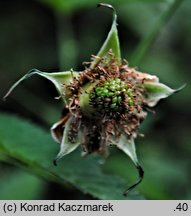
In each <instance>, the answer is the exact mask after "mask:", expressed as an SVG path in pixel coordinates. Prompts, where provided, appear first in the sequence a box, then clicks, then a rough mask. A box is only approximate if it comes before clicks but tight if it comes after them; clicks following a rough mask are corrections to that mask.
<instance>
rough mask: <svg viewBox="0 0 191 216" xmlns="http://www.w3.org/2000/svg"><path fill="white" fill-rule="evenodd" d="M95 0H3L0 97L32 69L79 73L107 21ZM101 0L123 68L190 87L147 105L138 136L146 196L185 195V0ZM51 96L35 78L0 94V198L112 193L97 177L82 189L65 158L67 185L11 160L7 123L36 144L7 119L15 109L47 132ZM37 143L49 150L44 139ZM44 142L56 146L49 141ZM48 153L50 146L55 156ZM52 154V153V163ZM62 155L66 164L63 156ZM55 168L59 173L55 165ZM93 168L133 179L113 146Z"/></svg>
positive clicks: (189, 43) (188, 195)
mask: <svg viewBox="0 0 191 216" xmlns="http://www.w3.org/2000/svg"><path fill="white" fill-rule="evenodd" d="M98 2H99V1H97V0H92V1H87V0H81V1H77V0H55V1H54V0H36V1H35V0H30V1H29V0H28V1H26V0H14V1H11V0H6V1H4V0H0V86H1V91H0V98H2V97H3V96H4V95H5V93H6V92H7V90H8V89H9V87H10V86H11V85H12V84H13V83H14V82H15V81H16V80H17V79H18V78H20V77H21V76H23V75H24V74H25V73H26V72H27V71H28V70H30V69H32V68H38V69H40V70H42V71H49V72H52V71H62V70H69V69H70V68H73V69H74V70H83V66H82V62H83V61H89V59H90V56H91V54H96V53H97V52H98V50H99V48H100V47H101V45H102V43H103V41H104V40H105V38H106V35H107V33H108V31H109V29H110V25H111V11H109V10H107V9H104V8H100V9H97V8H96V4H97V3H98ZM104 2H107V3H110V4H113V6H114V7H115V8H116V10H117V14H118V24H119V25H118V30H119V38H120V42H121V51H122V57H123V58H125V59H127V60H128V61H129V64H130V66H137V67H138V68H139V69H140V71H144V72H148V73H150V74H155V75H157V76H158V77H160V81H161V82H163V83H165V84H167V85H169V86H170V87H172V88H178V87H180V86H181V85H182V84H184V83H186V84H187V86H186V88H184V89H183V90H182V91H181V92H179V93H177V94H175V95H173V96H171V97H169V98H168V99H166V100H164V101H160V102H159V104H158V105H157V107H156V108H154V111H155V113H152V112H150V113H149V115H148V118H147V119H146V120H145V122H144V123H143V125H142V127H141V129H140V131H141V132H142V133H144V134H145V137H144V138H139V139H137V140H136V146H137V152H138V156H139V158H140V161H141V164H142V165H143V167H144V169H145V179H144V181H143V182H142V183H141V185H139V187H138V188H137V190H138V191H139V192H137V193H138V194H140V198H145V199H191V183H190V181H191V171H190V170H191V168H190V167H191V137H190V135H191V124H190V121H191V111H190V110H191V97H190V91H191V87H190V84H191V72H190V70H191V60H190V59H191V13H190V11H191V1H189V0H183V1H181V0H176V1H175V0H155V1H151V0H145V1H143V0H142V1H141V0H119V1H104ZM55 96H57V93H56V90H55V89H54V86H53V85H51V83H50V82H49V81H46V80H44V79H39V78H38V77H34V78H31V79H30V80H27V81H25V82H24V83H23V85H21V86H19V87H18V88H17V89H16V90H15V91H14V93H13V94H11V96H10V97H9V98H8V99H7V100H6V102H3V101H2V100H1V102H0V112H1V113H2V114H1V115H4V114H5V113H6V114H8V116H9V115H10V118H9V117H8V118H7V119H6V118H2V119H0V160H1V161H2V162H1V163H0V175H1V178H0V199H95V198H96V199H103V198H104V197H105V198H107V199H109V198H110V195H109V192H108V194H107V196H104V194H102V190H101V186H99V184H98V183H99V181H97V183H96V185H95V188H93V186H92V187H91V189H90V188H88V187H87V190H86V193H84V191H83V190H80V188H78V186H79V187H80V185H81V182H80V181H77V180H76V179H77V178H78V176H79V175H80V174H79V175H78V176H77V173H78V171H77V168H76V167H75V168H74V167H72V163H71V164H69V165H68V167H67V169H70V174H71V179H73V186H71V185H70V181H69V184H67V185H65V184H62V183H60V182H59V181H57V180H55V179H54V177H50V176H48V175H52V176H54V174H51V172H53V171H54V167H53V168H52V167H51V168H50V169H51V172H50V173H49V174H48V175H42V173H43V171H42V170H40V171H39V170H38V171H36V170H35V171H34V169H31V168H30V166H28V165H27V166H24V167H23V166H21V165H20V163H18V161H19V160H20V159H19V157H17V160H15V158H16V156H15V155H16V153H14V151H13V153H12V154H11V153H10V152H9V153H7V154H5V152H6V151H4V147H2V146H1V144H2V143H5V146H6V143H7V145H8V144H9V142H10V141H9V138H10V140H11V136H13V135H12V131H14V130H15V131H16V132H15V133H16V134H17V135H16V136H15V137H16V138H14V139H17V137H18V140H19V136H24V135H23V134H26V136H27V139H28V140H30V142H31V140H34V142H35V137H31V136H30V131H29V129H28V130H27V128H26V131H24V130H23V131H21V130H20V129H19V127H18V126H17V124H16V123H15V122H16V121H15V122H14V121H12V124H10V122H9V121H8V119H12V118H14V117H13V116H18V117H19V118H21V119H25V121H29V122H32V123H34V124H35V125H38V127H40V128H43V130H44V131H46V133H48V132H49V128H50V126H51V125H52V124H53V123H54V122H56V121H57V120H58V119H59V116H60V113H61V110H62V103H61V102H60V101H59V100H55V99H54V97H55ZM10 121H11V120H10ZM2 131H4V132H2ZM5 134H6V136H5ZM9 134H10V137H9ZM28 134H29V135H28ZM34 134H35V133H34ZM34 136H35V135H34ZM5 137H8V138H5ZM27 139H26V142H27ZM8 141H9V142H8ZM12 142H14V144H15V143H17V142H18V149H17V144H15V148H16V149H17V151H19V142H20V141H17V140H13V141H12ZM38 145H39V146H41V145H44V147H43V148H44V149H46V148H49V146H48V144H47V143H38ZM51 145H52V146H53V147H52V148H54V145H55V146H56V147H57V145H56V144H55V143H54V141H52V142H51ZM21 148H22V147H21ZM39 148H40V147H39ZM56 150H58V149H56ZM35 151H39V149H35ZM41 154H42V155H43V154H46V152H41ZM55 155H56V151H55V152H53V154H52V156H55ZM74 156H75V157H77V159H76V161H77V162H76V163H78V161H81V160H86V159H84V158H81V157H80V153H79V152H77V153H72V155H71V158H72V159H71V160H73V158H74ZM47 158H49V157H47ZM90 158H91V156H90ZM13 159H14V160H13ZM51 160H52V157H51V158H50V161H49V162H50V164H51ZM67 160H69V161H70V156H67ZM88 160H89V159H88ZM91 160H93V161H94V158H93V159H91ZM74 163H75V162H74ZM79 163H80V162H79ZM82 163H83V162H82ZM95 163H97V159H95ZM26 164H27V162H26ZM66 164H67V162H66ZM48 166H49V165H48ZM50 166H51V165H50ZM83 166H85V165H83ZM21 167H22V168H21ZM81 168H82V167H80V165H79V169H81ZM59 169H60V171H59V172H62V167H61V168H59ZM63 169H64V168H63ZM100 169H101V170H102V172H103V173H105V174H106V175H111V176H112V175H114V176H117V178H119V179H123V181H127V182H128V184H131V183H133V182H134V181H135V180H136V178H137V172H136V169H135V167H134V166H133V164H132V162H131V161H130V160H129V159H128V158H127V157H126V156H125V155H124V154H123V153H122V152H120V151H117V150H116V149H114V148H112V149H111V154H110V156H109V158H108V159H107V160H106V161H105V163H104V164H103V165H101V168H100ZM47 170H48V169H47ZM86 172H87V176H88V173H89V175H90V171H88V168H87V170H86ZM91 172H92V171H91ZM92 175H93V174H92ZM76 176H77V177H76ZM63 178H65V177H63ZM114 179H115V178H114ZM78 180H79V179H78ZM91 181H92V182H93V180H91V175H90V179H88V178H84V179H83V181H82V184H84V185H86V184H87V185H88V184H89V182H91ZM116 181H117V180H116ZM100 184H102V185H103V184H105V187H108V191H109V187H110V182H108V183H107V179H106V178H105V182H104V180H103V181H100ZM76 187H77V188H78V189H77V188H76ZM117 187H118V186H117V185H116V186H115V184H114V185H113V186H111V190H112V193H113V191H114V190H115V188H116V190H119V188H117ZM92 188H93V189H92ZM99 189H100V191H99V193H100V194H101V195H97V196H95V194H94V193H93V192H92V193H91V191H94V190H95V191H96V192H95V193H97V194H98V192H97V191H98V190H99ZM124 189H125V188H124ZM120 191H121V189H120ZM121 192H123V191H121ZM111 198H113V197H112V196H111Z"/></svg>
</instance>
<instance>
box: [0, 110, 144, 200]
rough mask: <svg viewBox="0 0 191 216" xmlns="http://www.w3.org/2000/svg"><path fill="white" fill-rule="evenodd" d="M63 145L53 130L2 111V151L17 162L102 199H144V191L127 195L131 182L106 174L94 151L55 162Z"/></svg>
mask: <svg viewBox="0 0 191 216" xmlns="http://www.w3.org/2000/svg"><path fill="white" fill-rule="evenodd" d="M58 148H59V145H58V144H56V143H54V141H53V140H52V138H51V137H50V135H49V133H48V134H47V132H45V131H43V130H42V129H40V128H39V127H37V126H36V125H33V124H29V123H27V122H26V121H24V120H20V119H18V118H17V117H13V116H8V115H3V114H1V115H0V153H1V154H3V155H5V156H7V157H9V158H10V159H9V160H11V161H12V162H13V163H14V164H16V165H19V166H21V167H24V168H25V169H28V170H29V171H31V172H34V173H36V174H38V175H40V176H42V177H43V178H45V179H47V180H53V181H57V182H60V184H63V185H65V184H66V183H70V184H71V185H73V186H74V187H76V188H78V189H79V190H81V191H82V192H84V193H89V194H91V195H92V196H93V197H95V198H99V199H143V197H142V196H140V195H137V194H136V195H135V194H134V195H129V196H128V197H127V198H125V197H123V195H122V193H123V191H124V190H125V189H126V188H127V182H126V180H125V179H122V178H120V177H118V176H115V175H111V174H110V175H109V174H105V173H104V172H103V171H102V169H101V165H100V164H99V163H98V158H96V157H95V156H94V155H90V156H88V157H85V158H82V157H81V156H80V153H79V151H75V152H74V153H71V154H70V155H66V156H65V157H64V158H63V159H62V160H61V161H60V163H59V164H58V166H57V167H55V166H53V164H52V160H53V158H54V157H55V155H56V152H57V151H58Z"/></svg>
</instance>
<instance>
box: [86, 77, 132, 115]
mask: <svg viewBox="0 0 191 216" xmlns="http://www.w3.org/2000/svg"><path fill="white" fill-rule="evenodd" d="M90 103H91V105H92V106H94V107H95V108H97V109H98V110H99V111H102V112H109V113H111V112H121V111H122V110H123V109H124V104H125V107H130V106H133V104H134V102H133V91H132V90H131V88H130V86H129V85H128V84H126V83H125V82H124V81H122V80H121V79H119V78H117V79H108V80H106V81H105V82H104V83H99V84H97V86H96V87H95V88H94V89H93V90H92V92H91V93H90Z"/></svg>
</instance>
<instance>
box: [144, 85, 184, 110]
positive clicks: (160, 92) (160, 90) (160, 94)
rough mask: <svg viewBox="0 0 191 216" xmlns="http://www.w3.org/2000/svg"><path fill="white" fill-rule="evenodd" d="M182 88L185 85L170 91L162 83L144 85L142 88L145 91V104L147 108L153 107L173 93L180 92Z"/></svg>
mask: <svg viewBox="0 0 191 216" xmlns="http://www.w3.org/2000/svg"><path fill="white" fill-rule="evenodd" d="M184 87H185V85H183V86H181V87H180V88H178V89H171V88H170V87H168V86H166V85H164V84H163V83H144V88H145V90H146V103H147V105H148V106H150V107H153V106H155V105H156V104H157V103H158V101H159V100H160V99H163V98H166V97H168V96H170V95H172V94H173V93H175V92H178V91H180V90H181V89H183V88H184Z"/></svg>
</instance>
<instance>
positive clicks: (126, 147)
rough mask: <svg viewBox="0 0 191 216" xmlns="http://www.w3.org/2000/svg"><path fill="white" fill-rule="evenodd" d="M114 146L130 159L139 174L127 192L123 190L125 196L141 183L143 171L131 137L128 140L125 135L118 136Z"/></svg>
mask: <svg viewBox="0 0 191 216" xmlns="http://www.w3.org/2000/svg"><path fill="white" fill-rule="evenodd" d="M115 145H116V146H117V147H118V148H119V149H120V150H122V151H123V152H124V153H125V154H127V155H128V156H129V157H130V158H131V160H132V161H133V163H134V164H135V166H136V168H137V170H138V173H139V178H138V180H137V181H136V182H135V183H134V184H133V185H131V186H130V187H129V188H128V189H127V190H125V192H124V193H123V195H124V196H127V195H128V193H129V192H130V191H131V190H132V189H134V188H135V187H136V186H137V185H139V184H140V183H141V182H142V180H143V177H144V170H143V168H142V167H141V165H140V163H139V161H138V159H137V154H136V148H135V143H134V138H133V137H130V138H129V137H127V136H126V135H125V134H122V135H121V136H120V139H119V141H118V142H117V143H115Z"/></svg>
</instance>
